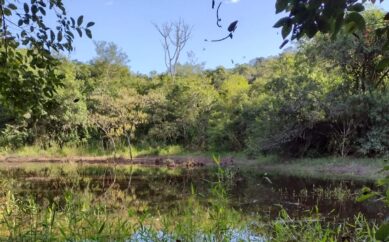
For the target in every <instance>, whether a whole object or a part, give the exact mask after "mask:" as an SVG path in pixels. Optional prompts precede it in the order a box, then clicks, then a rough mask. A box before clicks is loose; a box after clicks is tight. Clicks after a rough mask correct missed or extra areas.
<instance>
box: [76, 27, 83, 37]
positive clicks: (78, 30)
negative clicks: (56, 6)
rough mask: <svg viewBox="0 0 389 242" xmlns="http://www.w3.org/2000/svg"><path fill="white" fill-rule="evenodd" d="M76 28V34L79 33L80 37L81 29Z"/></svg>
mask: <svg viewBox="0 0 389 242" xmlns="http://www.w3.org/2000/svg"><path fill="white" fill-rule="evenodd" d="M76 30H77V32H78V35H79V36H80V37H82V31H81V29H80V28H76Z"/></svg>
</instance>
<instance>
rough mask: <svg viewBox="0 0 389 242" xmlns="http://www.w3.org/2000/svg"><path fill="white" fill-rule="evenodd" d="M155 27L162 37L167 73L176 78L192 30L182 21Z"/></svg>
mask: <svg viewBox="0 0 389 242" xmlns="http://www.w3.org/2000/svg"><path fill="white" fill-rule="evenodd" d="M154 26H155V28H156V29H157V31H158V32H159V34H160V35H161V37H162V47H163V50H164V53H165V65H166V68H167V71H168V73H169V74H170V76H171V77H174V76H175V74H176V67H177V63H178V60H179V58H180V55H181V53H182V51H183V49H184V48H185V45H186V43H187V42H188V40H189V39H190V37H191V34H192V28H191V27H190V26H189V25H188V24H186V23H185V22H184V21H183V20H182V19H180V20H178V21H177V22H171V23H165V24H162V26H158V25H156V24H154Z"/></svg>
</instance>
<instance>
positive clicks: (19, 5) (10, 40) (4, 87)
mask: <svg viewBox="0 0 389 242" xmlns="http://www.w3.org/2000/svg"><path fill="white" fill-rule="evenodd" d="M50 13H52V14H53V15H54V16H56V19H57V22H56V25H55V26H54V27H53V28H51V27H49V26H48V25H47V24H46V20H47V15H50ZM93 25H94V23H93V22H90V23H88V24H86V25H85V24H84V17H83V16H80V17H78V18H76V19H74V18H72V17H69V16H68V15H67V12H66V9H65V6H64V4H63V2H62V0H56V1H45V0H33V1H31V3H28V2H27V1H22V2H20V1H17V0H11V1H5V0H0V39H1V40H0V41H1V43H0V82H1V85H0V102H1V103H2V105H4V106H5V107H7V108H9V109H12V110H17V111H18V112H20V113H21V114H23V113H26V112H28V111H29V110H31V109H36V108H37V107H41V106H42V105H44V102H46V101H47V100H48V99H50V98H52V97H53V94H54V92H55V90H56V88H57V87H58V86H61V81H62V80H63V78H64V76H63V75H60V74H58V73H57V72H56V68H57V67H58V65H59V62H58V60H57V59H56V58H54V57H53V56H52V55H51V53H52V52H53V51H55V52H59V51H72V50H73V40H74V38H75V34H74V33H75V32H77V33H78V34H79V35H80V36H82V35H83V32H84V33H85V34H86V35H87V36H88V37H89V38H91V37H92V32H91V30H90V27H92V26H93ZM11 27H12V31H11ZM21 49H24V50H21ZM35 111H36V110H35Z"/></svg>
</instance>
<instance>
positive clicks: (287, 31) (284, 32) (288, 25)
mask: <svg viewBox="0 0 389 242" xmlns="http://www.w3.org/2000/svg"><path fill="white" fill-rule="evenodd" d="M291 31H292V22H291V21H288V22H286V23H285V24H284V27H283V28H282V31H281V35H282V38H284V39H285V38H286V37H288V35H289V34H290V32H291Z"/></svg>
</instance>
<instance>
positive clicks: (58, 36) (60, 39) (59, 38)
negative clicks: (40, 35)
mask: <svg viewBox="0 0 389 242" xmlns="http://www.w3.org/2000/svg"><path fill="white" fill-rule="evenodd" d="M57 40H58V42H61V41H62V32H61V31H59V32H58V34H57Z"/></svg>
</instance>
